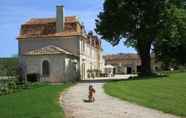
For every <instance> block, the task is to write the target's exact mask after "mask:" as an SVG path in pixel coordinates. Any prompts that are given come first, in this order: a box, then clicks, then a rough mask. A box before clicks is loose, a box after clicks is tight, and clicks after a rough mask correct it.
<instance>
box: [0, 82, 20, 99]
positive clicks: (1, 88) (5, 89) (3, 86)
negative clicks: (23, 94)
mask: <svg viewBox="0 0 186 118" xmlns="http://www.w3.org/2000/svg"><path fill="white" fill-rule="evenodd" d="M16 89H17V85H16V82H15V81H14V80H10V79H4V80H0V95H6V94H9V93H14V92H15V91H16Z"/></svg>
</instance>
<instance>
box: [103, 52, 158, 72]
mask: <svg viewBox="0 0 186 118" xmlns="http://www.w3.org/2000/svg"><path fill="white" fill-rule="evenodd" d="M104 59H105V64H106V65H112V66H113V68H114V73H115V74H132V73H138V72H140V69H141V60H140V57H139V56H138V55H137V54H135V53H127V54H125V53H119V54H111V55H105V56H104ZM151 68H152V71H154V72H156V71H158V70H160V69H161V64H160V63H159V62H156V61H155V59H154V58H152V59H151Z"/></svg>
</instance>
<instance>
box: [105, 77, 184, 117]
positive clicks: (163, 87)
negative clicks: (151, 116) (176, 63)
mask: <svg viewBox="0 0 186 118" xmlns="http://www.w3.org/2000/svg"><path fill="white" fill-rule="evenodd" d="M104 89H105V92H106V93H107V94H109V95H111V96H115V97H118V98H120V99H123V100H127V101H130V102H134V103H136V104H139V105H144V106H146V107H150V108H154V109H158V110H161V111H164V112H168V113H172V114H175V115H179V116H186V73H174V74H170V75H169V76H168V77H164V78H154V79H153V78H152V79H143V80H128V81H117V82H108V83H106V84H105V85H104Z"/></svg>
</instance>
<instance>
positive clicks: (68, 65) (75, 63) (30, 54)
mask: <svg viewBox="0 0 186 118" xmlns="http://www.w3.org/2000/svg"><path fill="white" fill-rule="evenodd" d="M63 12H64V7H63V6H57V7H56V18H32V19H30V20H29V21H27V22H26V23H24V24H22V25H21V30H20V34H19V36H18V37H17V40H18V46H19V62H20V66H21V68H22V70H23V74H24V75H25V77H27V75H29V74H37V75H39V81H48V82H62V81H68V80H72V79H79V78H80V79H82V80H83V79H86V78H87V70H88V69H97V70H102V69H103V58H102V48H101V40H100V39H98V37H97V36H95V35H93V34H92V33H86V31H85V26H84V25H83V24H82V23H81V22H80V21H79V19H78V17H76V16H66V17H65V16H64V13H63Z"/></svg>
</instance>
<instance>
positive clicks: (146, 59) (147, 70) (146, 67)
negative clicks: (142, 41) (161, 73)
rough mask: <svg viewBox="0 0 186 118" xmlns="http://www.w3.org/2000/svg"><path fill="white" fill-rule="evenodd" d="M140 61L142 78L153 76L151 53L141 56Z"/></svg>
mask: <svg viewBox="0 0 186 118" xmlns="http://www.w3.org/2000/svg"><path fill="white" fill-rule="evenodd" d="M140 59H141V73H140V74H141V75H142V76H143V75H150V74H152V71H151V57H150V52H149V53H144V54H142V55H140Z"/></svg>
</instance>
